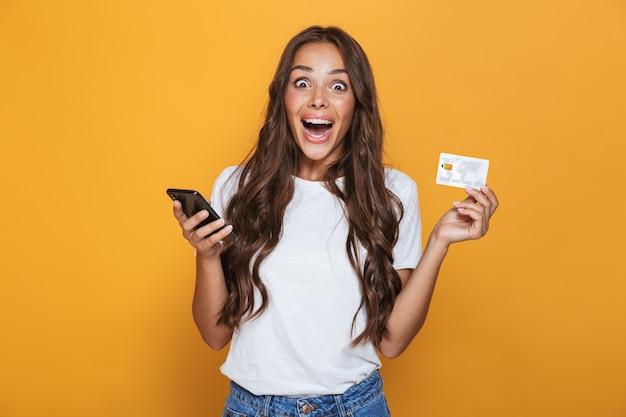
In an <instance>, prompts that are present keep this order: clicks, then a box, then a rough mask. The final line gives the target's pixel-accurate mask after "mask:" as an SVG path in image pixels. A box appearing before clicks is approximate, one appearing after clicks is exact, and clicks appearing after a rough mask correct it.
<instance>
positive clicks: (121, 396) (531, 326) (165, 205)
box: [0, 0, 626, 417]
mask: <svg viewBox="0 0 626 417" xmlns="http://www.w3.org/2000/svg"><path fill="white" fill-rule="evenodd" d="M244 3H245V2H239V1H237V2H227V1H219V2H210V1H206V2H201V1H194V0H183V1H178V2H165V1H158V0H157V1H147V0H137V1H122V0H112V1H88V0H86V1H79V0H74V1H72V0H58V1H35V0H19V1H18V0H3V1H0V139H1V148H0V149H1V150H0V181H1V188H2V192H3V198H2V208H1V209H0V210H1V216H0V236H1V245H2V246H1V250H0V259H1V270H0V276H1V278H0V416H3V417H4V416H6V417H22V416H40V415H47V416H91V417H99V416H155V417H160V416H176V417H178V416H215V415H219V412H220V410H221V407H222V401H223V399H224V396H225V394H226V389H227V381H226V380H225V378H224V377H222V376H221V375H220V373H219V371H218V366H219V364H220V363H221V361H222V360H223V358H224V355H225V352H213V351H211V350H210V349H209V348H208V347H205V346H204V345H203V344H202V342H201V340H200V338H199V336H198V334H197V332H196V330H195V328H194V325H193V323H192V319H191V313H190V300H191V293H192V287H193V254H192V252H193V251H192V249H191V248H190V247H189V246H187V245H186V243H185V242H184V241H183V240H182V238H181V236H180V231H179V229H178V226H177V225H176V223H175V222H174V220H173V218H172V217H171V204H170V202H169V200H168V198H167V196H166V194H165V189H166V188H167V187H170V186H174V187H192V188H197V189H199V190H201V191H203V192H204V193H206V194H208V193H209V192H210V187H211V184H212V181H213V179H214V178H215V176H216V175H217V173H218V172H219V171H220V170H221V169H222V168H223V167H224V166H226V165H230V164H234V163H237V162H239V161H240V159H241V158H243V156H244V155H245V153H246V152H247V151H248V149H249V148H250V146H251V144H252V143H253V141H254V139H255V135H256V131H257V129H258V127H259V120H260V118H261V114H262V111H263V107H264V104H265V98H266V88H267V84H268V82H269V80H270V78H271V75H272V73H273V70H274V67H275V64H276V62H277V59H278V55H279V53H280V51H281V50H282V47H283V46H284V44H285V42H286V41H287V39H288V38H289V37H290V36H292V35H293V34H294V33H296V32H297V31H298V30H300V29H302V28H303V27H305V26H308V25H310V24H314V23H321V24H337V25H341V26H343V27H344V28H346V29H347V30H348V31H349V32H351V33H352V34H353V35H354V36H355V37H356V38H357V39H358V40H359V41H360V42H361V44H362V45H363V46H364V48H365V49H366V51H367V52H368V54H369V56H370V58H371V60H372V63H373V66H374V69H375V73H376V76H377V80H378V86H379V89H380V91H379V93H380V97H381V101H382V106H383V112H384V118H385V121H386V126H387V131H388V153H389V160H390V161H391V162H392V163H393V164H394V165H395V166H396V167H398V168H400V169H402V170H404V171H405V172H407V173H408V174H410V175H411V176H412V177H413V178H415V180H416V181H417V182H418V184H419V187H420V196H421V201H422V211H423V216H424V226H425V229H426V230H429V229H430V228H431V227H432V225H433V224H434V222H435V221H436V219H437V217H438V216H439V214H440V213H442V212H443V211H444V210H446V209H447V208H448V207H450V204H451V202H452V201H453V200H455V199H459V198H463V192H462V191H460V190H458V189H451V188H446V187H442V186H438V185H435V184H434V179H435V165H436V160H437V156H438V154H439V152H442V151H443V152H451V153H461V154H467V155H472V156H477V157H483V158H488V159H490V160H491V171H490V176H489V182H490V184H491V185H492V186H493V187H494V188H495V189H496V190H497V192H498V195H499V197H500V199H501V203H502V205H501V208H500V210H499V211H498V213H497V215H496V216H495V218H494V220H493V227H492V231H491V232H490V234H489V235H488V236H487V237H486V238H485V239H484V240H482V241H479V242H470V243H463V244H460V245H458V246H457V247H455V248H454V249H453V250H452V251H451V253H450V255H449V258H448V260H447V262H446V264H445V266H444V268H443V270H442V273H441V278H440V283H439V285H438V288H437V291H436V295H435V300H434V303H433V306H432V310H431V314H430V317H429V320H428V322H427V324H426V327H425V328H424V330H423V331H422V333H421V334H420V335H419V336H418V338H417V339H416V340H415V341H414V343H413V345H412V346H411V347H410V348H409V350H408V351H407V352H406V353H405V354H404V355H403V356H401V357H400V358H398V359H396V360H393V361H385V362H384V368H383V370H384V376H385V378H386V390H387V393H388V397H389V400H390V402H391V409H392V412H393V413H394V415H395V416H398V417H401V416H414V415H419V416H425V417H447V416H450V417H452V416H481V417H485V416H494V417H495V416H508V417H517V416H520V417H521V416H524V417H526V416H550V417H554V416H563V417H566V416H567V417H576V416H581V417H582V416H603V417H618V416H625V415H626V397H625V396H624V392H626V355H625V354H624V352H626V335H625V329H626V323H625V321H626V320H625V319H626V302H625V301H626V300H625V298H626V280H625V278H626V273H625V271H626V261H625V259H626V256H624V254H623V249H624V243H623V236H624V233H625V232H626V227H625V216H624V214H625V201H626V197H625V194H624V180H626V174H625V173H624V172H625V171H624V164H623V162H624V155H625V153H624V140H625V139H626V123H625V120H626V117H625V116H626V99H625V97H626V81H625V74H626V59H625V56H626V55H625V53H624V51H626V4H625V3H624V2H623V1H621V0H598V1H582V0H573V1H572V0H530V1H521V2H514V1H509V2H503V1H489V0H473V1H460V0H452V1H443V2H441V1H417V2H415V1H408V0H407V1H399V0H389V1H379V0H376V1H373V0H359V1H347V2H336V1H327V0H322V1H319V2H312V3H311V2H304V3H297V2H292V1H284V0H281V1H274V2H270V3H268V2H249V4H247V5H246V4H244Z"/></svg>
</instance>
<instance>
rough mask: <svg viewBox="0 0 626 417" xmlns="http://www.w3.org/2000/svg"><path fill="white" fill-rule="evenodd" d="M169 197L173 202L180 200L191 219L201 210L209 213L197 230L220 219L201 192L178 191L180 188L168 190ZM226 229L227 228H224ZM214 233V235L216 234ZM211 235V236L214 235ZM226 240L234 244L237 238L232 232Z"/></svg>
mask: <svg viewBox="0 0 626 417" xmlns="http://www.w3.org/2000/svg"><path fill="white" fill-rule="evenodd" d="M167 195H169V196H170V198H171V199H172V200H178V201H180V203H181V204H182V206H183V212H184V213H185V215H186V216H187V217H191V216H193V215H194V214H196V213H197V212H199V211H200V210H206V211H208V212H209V217H207V218H206V219H204V220H203V221H202V222H200V224H198V225H197V226H196V227H195V228H194V230H195V229H197V228H199V227H202V226H205V225H207V224H209V223H211V222H213V221H215V220H217V219H219V218H220V216H219V214H217V213H216V212H215V210H213V207H211V205H210V204H209V202H208V201H206V200H205V199H204V197H202V194H200V193H199V192H197V191H195V190H183V189H178V188H168V189H167ZM224 227H226V226H224ZM224 227H221V228H219V229H218V230H216V231H215V232H217V231H219V230H222V229H223V228H224ZM215 232H213V233H215ZM213 233H211V234H213ZM224 240H226V241H229V242H234V241H236V240H237V236H236V235H235V234H234V233H233V232H230V234H229V235H228V236H226V238H224Z"/></svg>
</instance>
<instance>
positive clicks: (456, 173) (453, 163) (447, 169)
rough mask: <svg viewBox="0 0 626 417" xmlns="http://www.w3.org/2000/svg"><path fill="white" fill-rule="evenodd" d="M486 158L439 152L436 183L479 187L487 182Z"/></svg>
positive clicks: (461, 186) (487, 168)
mask: <svg viewBox="0 0 626 417" xmlns="http://www.w3.org/2000/svg"><path fill="white" fill-rule="evenodd" d="M488 170H489V161H488V160H487V159H480V158H472V157H469V156H462V155H454V154H451V153H443V152H442V153H441V154H440V155H439V165H437V180H436V181H435V182H436V183H437V184H441V185H449V186H450V187H459V188H465V187H467V186H469V187H472V188H476V189H480V187H481V186H483V185H486V184H487V171H488Z"/></svg>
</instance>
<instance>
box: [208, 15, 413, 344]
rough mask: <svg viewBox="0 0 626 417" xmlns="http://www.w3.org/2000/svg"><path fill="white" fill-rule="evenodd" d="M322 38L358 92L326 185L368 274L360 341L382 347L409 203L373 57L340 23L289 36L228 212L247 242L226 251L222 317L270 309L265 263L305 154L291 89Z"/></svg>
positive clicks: (236, 320)
mask: <svg viewBox="0 0 626 417" xmlns="http://www.w3.org/2000/svg"><path fill="white" fill-rule="evenodd" d="M315 42H327V43H331V44H334V45H335V46H337V48H338V49H339V51H340V53H341V55H342V57H343V60H344V63H345V67H346V70H347V72H348V76H349V78H350V81H351V84H352V86H353V91H354V95H355V108H354V113H353V119H352V123H351V126H350V129H349V130H348V132H347V134H346V137H345V139H344V150H343V154H342V156H341V158H340V159H339V160H338V161H336V162H335V163H333V164H332V165H331V166H330V167H329V168H328V170H327V171H326V175H325V181H326V182H325V184H326V187H327V188H328V189H329V190H330V192H332V193H333V194H335V195H336V196H337V197H338V198H339V199H340V200H341V201H342V202H343V205H344V212H345V214H346V217H347V220H348V224H349V229H348V237H347V240H346V251H347V254H348V256H349V258H350V262H351V264H352V266H353V268H354V269H355V271H356V272H357V274H358V276H359V278H360V284H361V289H362V297H361V304H360V306H359V309H360V308H365V310H366V313H367V321H366V325H365V329H364V330H363V332H362V333H361V334H359V335H358V336H357V337H356V338H355V340H354V344H358V343H362V342H368V341H371V342H373V343H374V344H375V345H376V346H377V345H378V344H379V343H380V340H381V339H382V337H383V335H384V332H385V326H386V323H387V320H388V318H389V316H390V314H391V310H392V308H393V304H394V301H395V298H396V295H397V294H398V292H399V291H400V289H401V281H400V278H399V276H398V273H397V272H396V270H395V269H394V268H393V246H394V244H395V242H396V240H397V237H398V223H399V220H400V218H401V216H402V214H403V208H402V204H401V203H400V201H399V199H398V198H397V197H396V196H395V195H394V194H393V193H392V192H391V191H389V190H388V189H387V188H386V186H385V174H384V166H383V162H382V158H383V126H382V121H381V117H380V114H379V109H378V100H377V93H376V87H375V84H374V77H373V73H372V69H371V66H370V63H369V60H368V58H367V56H366V54H365V52H364V51H363V49H362V48H361V46H360V45H359V44H358V43H357V42H356V41H355V40H354V39H353V38H352V37H351V36H350V35H348V34H347V33H346V32H345V31H343V30H342V29H339V28H337V27H320V26H312V27H309V28H307V29H305V30H303V31H302V32H300V33H299V34H297V35H296V36H295V37H293V38H292V39H291V40H290V41H289V43H288V44H287V46H286V47H285V50H284V51H283V54H282V56H281V58H280V61H279V63H278V67H277V70H276V74H275V76H274V79H273V81H272V82H271V84H270V87H269V102H268V106H267V110H266V116H265V122H264V124H263V126H262V127H261V130H260V132H259V139H258V143H257V145H256V147H255V149H253V151H252V152H251V153H250V154H249V155H248V157H247V158H246V161H245V163H243V164H242V165H241V167H240V172H239V173H238V174H239V183H238V189H237V192H236V193H235V194H234V195H233V197H232V198H231V200H230V202H229V204H228V208H227V210H226V217H227V218H228V219H229V221H230V222H232V224H233V226H234V229H235V230H237V235H238V237H239V239H238V241H237V243H236V244H231V245H228V246H226V247H225V248H224V250H223V251H222V265H223V268H224V274H225V277H226V284H227V287H228V291H229V297H228V300H227V301H226V304H225V306H224V310H223V313H222V316H221V318H220V320H219V322H220V323H221V324H224V325H226V326H228V327H230V328H231V329H234V328H236V327H237V326H238V325H239V324H240V322H241V320H242V317H244V316H247V317H248V318H254V317H256V316H258V315H259V314H261V313H262V312H263V311H264V310H265V309H266V308H267V304H268V296H267V290H266V288H265V286H264V285H263V282H262V280H261V277H260V276H259V267H260V265H261V263H262V262H263V260H264V259H265V258H266V257H267V256H268V255H269V254H270V253H271V252H272V250H273V249H274V248H275V247H276V245H277V244H278V241H279V240H280V237H281V233H282V227H283V216H284V214H285V210H286V208H287V205H288V204H289V202H290V201H291V198H292V196H293V191H294V175H296V174H297V172H298V162H299V157H300V150H299V149H298V147H297V145H296V143H295V140H294V139H293V136H292V134H291V131H290V129H289V125H288V121H287V118H286V112H285V101H284V96H285V90H286V88H287V83H288V82H289V76H290V73H291V70H292V66H293V61H294V56H295V54H296V52H297V51H298V49H299V48H300V47H301V46H303V45H305V44H308V43H315ZM340 176H343V177H344V182H343V186H342V187H339V186H338V185H337V182H336V179H337V178H339V177H340ZM360 246H362V247H363V248H364V249H365V253H366V254H367V255H366V256H365V259H359V247H360ZM255 289H256V290H257V291H258V292H259V293H260V295H261V300H262V301H261V305H260V306H255V303H254V293H255ZM356 313H357V312H355V318H356ZM353 323H354V321H353Z"/></svg>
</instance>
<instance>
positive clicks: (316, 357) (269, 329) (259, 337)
mask: <svg viewBox="0 0 626 417" xmlns="http://www.w3.org/2000/svg"><path fill="white" fill-rule="evenodd" d="M235 169H236V167H230V168H227V169H226V170H224V171H223V172H222V174H221V175H220V176H219V177H218V179H217V180H216V182H215V185H214V187H213V193H212V197H211V204H212V205H213V206H214V207H215V209H216V210H217V212H218V213H224V211H225V210H224V208H225V204H227V202H228V200H229V198H230V197H231V196H232V193H233V191H234V190H235V187H236V178H235V176H232V177H231V174H233V172H234V171H235ZM385 178H386V185H387V188H388V189H390V190H391V191H392V192H393V193H394V194H395V195H396V196H398V197H399V198H400V199H401V201H402V204H403V206H404V217H403V219H402V221H401V222H400V230H399V238H398V242H397V243H396V245H395V247H394V268H396V269H403V268H415V266H416V265H417V262H418V261H419V259H420V256H421V252H422V244H421V219H420V213H419V207H418V200H417V187H416V185H415V182H414V181H413V180H412V179H411V178H410V177H408V176H407V175H405V174H403V173H401V172H400V171H397V170H393V169H386V170H385ZM338 181H342V179H339V180H338ZM372 210H376V207H372ZM347 232H348V225H347V222H346V220H345V217H344V216H343V211H342V207H341V202H340V201H339V200H338V199H337V198H336V197H335V196H334V195H333V194H332V193H330V192H329V191H328V190H327V189H326V188H325V187H324V183H323V182H314V181H307V180H303V179H301V178H297V177H296V178H295V191H294V195H293V199H292V201H291V202H290V203H289V205H288V207H287V210H286V213H285V217H284V220H283V235H282V237H281V239H280V242H279V243H278V245H277V246H276V248H275V249H274V251H273V252H272V253H271V254H270V255H269V256H268V257H267V258H266V260H265V261H264V262H263V263H262V264H261V268H260V276H261V279H262V280H263V282H264V284H265V286H266V287H267V291H268V301H269V305H268V308H267V309H266V310H265V311H264V312H263V313H262V314H261V315H260V316H259V317H257V318H256V319H253V320H248V321H246V320H242V323H241V326H240V327H239V329H238V330H237V331H235V332H234V334H233V338H232V341H231V344H230V350H229V352H228V356H227V358H226V362H225V363H224V364H223V365H222V367H221V371H222V373H223V374H224V375H226V376H227V377H229V378H230V379H231V380H233V381H235V382H236V383H237V384H239V385H241V386H242V387H244V388H245V389H247V390H248V391H250V392H252V393H254V394H256V395H283V396H288V395H328V394H341V393H343V392H345V391H346V390H347V389H348V388H350V387H351V386H353V385H355V384H357V383H359V382H361V381H362V380H364V379H365V378H366V377H367V376H369V375H370V374H371V373H372V372H373V371H374V370H376V369H377V368H379V367H380V366H381V363H380V360H379V358H378V355H377V352H376V349H375V348H374V346H373V344H371V343H368V344H359V345H357V346H355V347H353V346H351V342H352V340H354V338H355V337H356V336H357V335H358V334H360V333H361V331H362V330H363V329H364V324H365V321H366V313H365V309H364V308H362V309H361V310H360V311H359V313H358V315H357V319H356V323H355V327H354V328H353V326H352V320H353V318H354V315H355V313H356V311H357V309H358V307H359V304H360V302H361V289H360V285H359V281H358V277H357V275H356V274H355V272H354V270H353V269H352V266H351V265H350V261H349V258H348V255H347V253H346V238H347ZM235 233H237V231H236V230H235ZM235 244H236V243H235ZM361 259H363V257H362V258H361ZM259 305H260V301H259V299H257V303H256V304H255V306H256V307H258V306H259Z"/></svg>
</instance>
